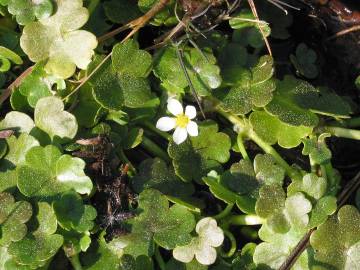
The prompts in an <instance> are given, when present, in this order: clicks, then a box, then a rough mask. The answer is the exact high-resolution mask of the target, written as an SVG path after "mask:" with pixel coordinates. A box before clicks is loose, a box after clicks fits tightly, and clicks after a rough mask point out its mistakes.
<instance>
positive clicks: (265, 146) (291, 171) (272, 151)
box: [248, 130, 302, 180]
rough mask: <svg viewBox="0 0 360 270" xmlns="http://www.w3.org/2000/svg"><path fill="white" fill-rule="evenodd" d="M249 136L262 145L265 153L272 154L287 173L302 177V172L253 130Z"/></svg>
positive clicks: (295, 177) (299, 178) (291, 176)
mask: <svg viewBox="0 0 360 270" xmlns="http://www.w3.org/2000/svg"><path fill="white" fill-rule="evenodd" d="M248 136H249V138H250V139H251V140H252V141H254V142H255V143H256V144H257V145H258V146H260V147H261V148H262V150H264V152H265V153H268V154H270V155H272V156H273V158H274V159H275V161H276V163H277V164H279V165H280V166H281V167H283V168H284V169H285V172H286V174H287V175H288V176H289V177H290V178H291V179H294V180H301V179H302V176H301V174H300V173H299V172H298V171H297V170H296V169H294V168H292V167H291V166H290V165H289V164H288V163H287V162H286V161H285V160H284V159H283V158H282V157H281V156H280V155H279V153H278V152H276V150H275V149H274V148H273V147H272V146H271V145H269V144H267V143H266V142H264V141H263V140H262V139H261V138H260V137H259V136H258V135H257V134H256V133H255V132H254V131H253V130H250V131H249V132H248Z"/></svg>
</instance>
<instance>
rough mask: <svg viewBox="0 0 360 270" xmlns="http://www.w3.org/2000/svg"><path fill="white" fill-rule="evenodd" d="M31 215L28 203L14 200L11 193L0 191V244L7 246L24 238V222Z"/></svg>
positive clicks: (25, 228)
mask: <svg viewBox="0 0 360 270" xmlns="http://www.w3.org/2000/svg"><path fill="white" fill-rule="evenodd" d="M31 216H32V208H31V205H30V203H28V202H26V201H18V202H15V199H14V197H13V196H12V195H11V194H9V193H6V192H3V193H0V232H1V233H0V245H1V246H7V245H9V244H10V243H11V242H15V241H19V240H21V239H22V238H24V237H25V235H26V233H27V227H26V225H25V223H26V222H27V221H28V220H29V219H30V218H31Z"/></svg>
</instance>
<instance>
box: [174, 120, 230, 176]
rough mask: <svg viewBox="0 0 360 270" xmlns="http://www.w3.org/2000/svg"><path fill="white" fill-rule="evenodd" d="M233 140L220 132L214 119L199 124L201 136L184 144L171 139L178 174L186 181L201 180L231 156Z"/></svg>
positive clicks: (218, 168) (219, 167)
mask: <svg viewBox="0 0 360 270" xmlns="http://www.w3.org/2000/svg"><path fill="white" fill-rule="evenodd" d="M230 147H231V142H230V138H229V136H228V135H226V134H225V133H222V132H218V126H217V124H216V123H214V122H212V121H207V122H203V123H202V124H201V125H200V126H199V136H197V137H191V138H190V139H188V140H186V141H185V142H184V143H182V144H179V145H178V144H176V143H174V141H171V142H170V144H169V147H168V152H169V155H170V157H171V158H172V159H173V165H174V168H175V172H176V174H177V175H178V176H179V177H180V178H181V179H183V180H184V181H186V182H190V181H191V180H196V181H200V180H201V178H202V177H203V176H206V174H207V173H208V172H209V171H211V170H220V169H221V166H220V163H225V162H226V161H228V159H229V158H230V153H229V150H230Z"/></svg>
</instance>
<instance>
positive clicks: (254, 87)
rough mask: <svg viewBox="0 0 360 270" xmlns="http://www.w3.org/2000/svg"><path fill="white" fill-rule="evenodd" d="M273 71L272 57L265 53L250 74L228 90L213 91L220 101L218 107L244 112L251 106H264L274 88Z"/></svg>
mask: <svg viewBox="0 0 360 270" xmlns="http://www.w3.org/2000/svg"><path fill="white" fill-rule="evenodd" d="M273 73H274V68H273V59H272V58H271V57H270V56H267V55H266V56H263V57H261V58H260V60H259V62H258V64H257V66H255V67H254V68H252V69H251V74H250V73H249V74H247V76H243V77H242V78H241V80H240V81H238V82H237V83H236V85H234V86H233V87H232V88H231V89H230V90H229V91H228V92H226V91H224V89H219V90H216V91H215V92H214V94H215V96H216V97H217V98H218V99H220V101H221V103H220V107H221V108H223V109H224V110H225V111H231V112H232V113H234V114H246V113H248V112H250V111H251V110H252V109H253V108H256V107H264V106H265V105H267V104H268V103H269V102H270V101H271V99H272V97H273V94H272V92H273V91H274V90H275V82H274V81H273V80H272V79H271V78H272V76H273Z"/></svg>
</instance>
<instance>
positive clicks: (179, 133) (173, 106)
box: [156, 98, 199, 144]
mask: <svg viewBox="0 0 360 270" xmlns="http://www.w3.org/2000/svg"><path fill="white" fill-rule="evenodd" d="M167 109H168V111H169V112H170V113H171V114H173V115H174V116H175V117H167V116H165V117H161V118H160V119H159V120H158V121H157V123H156V128H158V129H160V130H161V131H170V130H172V129H175V132H174V134H173V138H174V142H175V143H176V144H180V143H182V142H184V141H185V140H186V138H187V135H188V133H189V135H190V136H197V135H198V134H199V132H198V126H197V124H196V123H195V122H194V121H191V119H194V118H195V117H196V109H195V107H194V106H186V108H185V113H184V109H183V106H182V105H181V103H180V102H179V101H178V100H176V99H173V98H170V99H168V104H167Z"/></svg>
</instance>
